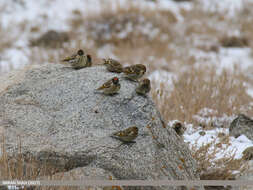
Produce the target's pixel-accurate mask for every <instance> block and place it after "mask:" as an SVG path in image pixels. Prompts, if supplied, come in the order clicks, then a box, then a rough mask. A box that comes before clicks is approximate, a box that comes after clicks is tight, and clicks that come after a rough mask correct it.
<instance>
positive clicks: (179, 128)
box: [172, 121, 186, 136]
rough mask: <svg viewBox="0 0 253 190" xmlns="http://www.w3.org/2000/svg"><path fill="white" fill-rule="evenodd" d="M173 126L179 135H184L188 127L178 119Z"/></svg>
mask: <svg viewBox="0 0 253 190" xmlns="http://www.w3.org/2000/svg"><path fill="white" fill-rule="evenodd" d="M172 128H173V129H174V130H175V131H176V133H177V134H178V135H179V136H182V135H183V134H184V132H185V131H186V127H185V126H184V124H183V123H181V122H179V121H177V122H175V123H174V124H173V125H172Z"/></svg>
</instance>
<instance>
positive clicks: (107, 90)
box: [97, 77, 120, 95]
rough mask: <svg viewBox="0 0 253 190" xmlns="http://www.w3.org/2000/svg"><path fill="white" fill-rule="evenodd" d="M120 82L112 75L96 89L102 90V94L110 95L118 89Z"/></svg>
mask: <svg viewBox="0 0 253 190" xmlns="http://www.w3.org/2000/svg"><path fill="white" fill-rule="evenodd" d="M119 89H120V83H119V79H118V77H113V78H112V79H110V80H108V81H107V82H105V83H104V84H102V85H101V86H100V87H99V88H97V90H103V93H104V94H108V95H112V94H115V93H117V92H118V91H119Z"/></svg>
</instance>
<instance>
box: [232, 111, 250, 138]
mask: <svg viewBox="0 0 253 190" xmlns="http://www.w3.org/2000/svg"><path fill="white" fill-rule="evenodd" d="M242 134H244V135H245V136H246V137H248V138H249V139H251V140H253V120H252V119H251V118H250V117H248V116H246V115H244V114H239V115H238V117H237V118H235V119H234V120H233V121H232V123H231V124H230V126H229V135H230V136H234V137H235V138H237V137H239V136H240V135H242Z"/></svg>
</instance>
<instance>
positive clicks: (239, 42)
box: [220, 36, 249, 47]
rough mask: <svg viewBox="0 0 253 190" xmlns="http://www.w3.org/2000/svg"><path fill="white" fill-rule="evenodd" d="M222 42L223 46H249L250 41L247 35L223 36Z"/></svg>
mask: <svg viewBox="0 0 253 190" xmlns="http://www.w3.org/2000/svg"><path fill="white" fill-rule="evenodd" d="M220 44H221V45H222V46H223V47H245V46H249V41H248V39H247V38H245V37H237V36H231V37H223V38H221V39H220Z"/></svg>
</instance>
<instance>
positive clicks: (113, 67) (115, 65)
mask: <svg viewBox="0 0 253 190" xmlns="http://www.w3.org/2000/svg"><path fill="white" fill-rule="evenodd" d="M103 61H104V65H105V66H106V68H107V70H108V71H110V72H115V73H121V72H122V71H123V67H122V65H121V64H120V62H118V61H116V60H115V59H111V58H109V59H103Z"/></svg>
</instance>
